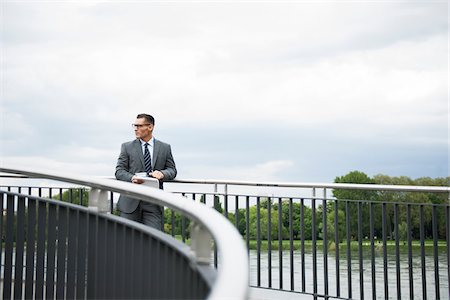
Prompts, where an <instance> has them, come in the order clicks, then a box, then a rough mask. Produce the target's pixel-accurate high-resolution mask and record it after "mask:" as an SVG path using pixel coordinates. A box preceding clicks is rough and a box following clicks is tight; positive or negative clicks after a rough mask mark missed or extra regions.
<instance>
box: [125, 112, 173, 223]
mask: <svg viewBox="0 0 450 300" xmlns="http://www.w3.org/2000/svg"><path fill="white" fill-rule="evenodd" d="M132 126H133V128H134V133H135V135H136V139H135V140H133V141H130V142H126V143H123V144H122V148H121V150H120V155H119V158H118V160H117V166H116V178H117V179H118V180H122V181H128V182H132V183H136V184H142V183H144V179H142V178H139V176H137V175H136V173H143V172H145V173H146V176H149V177H154V178H156V179H158V180H159V187H160V188H161V189H162V187H163V181H167V180H171V179H174V178H175V176H176V175H177V169H176V167H175V161H174V160H173V156H172V150H171V148H170V145H169V144H166V143H164V142H161V141H159V140H157V139H155V138H154V137H153V128H154V126H155V119H154V118H153V117H152V116H151V115H148V114H139V115H137V117H136V121H135V123H134V124H132ZM117 207H118V209H119V211H120V216H122V217H124V218H126V219H129V220H133V221H137V222H141V223H144V224H146V225H149V226H151V227H153V228H156V229H159V230H163V228H162V226H163V208H162V207H161V206H159V205H156V204H153V203H146V202H143V201H140V200H139V199H133V198H129V197H126V196H122V195H121V196H120V197H119V202H118V203H117Z"/></svg>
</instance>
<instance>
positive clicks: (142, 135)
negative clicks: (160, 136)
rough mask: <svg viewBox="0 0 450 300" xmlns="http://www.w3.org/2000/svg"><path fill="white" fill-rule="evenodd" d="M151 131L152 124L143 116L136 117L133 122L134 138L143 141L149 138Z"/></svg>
mask: <svg viewBox="0 0 450 300" xmlns="http://www.w3.org/2000/svg"><path fill="white" fill-rule="evenodd" d="M152 132H153V125H152V124H150V123H149V122H147V120H145V119H144V118H139V119H136V121H135V122H134V134H135V135H136V138H138V139H143V140H145V141H147V140H149V139H151V137H152Z"/></svg>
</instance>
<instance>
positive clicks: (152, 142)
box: [139, 137, 155, 148]
mask: <svg viewBox="0 0 450 300" xmlns="http://www.w3.org/2000/svg"><path fill="white" fill-rule="evenodd" d="M139 141H140V142H141V146H142V147H144V144H145V143H146V142H144V141H143V140H141V139H139ZM147 143H148V144H149V146H150V147H152V148H153V145H154V144H155V138H154V137H152V138H151V139H150V141H148V142H147Z"/></svg>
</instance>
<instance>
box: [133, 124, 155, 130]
mask: <svg viewBox="0 0 450 300" xmlns="http://www.w3.org/2000/svg"><path fill="white" fill-rule="evenodd" d="M148 125H152V124H131V127H133V128H134V129H137V128H141V127H142V126H148Z"/></svg>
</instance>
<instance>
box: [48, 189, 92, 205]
mask: <svg viewBox="0 0 450 300" xmlns="http://www.w3.org/2000/svg"><path fill="white" fill-rule="evenodd" d="M52 199H55V200H61V201H64V202H69V203H73V204H77V205H83V206H89V190H88V189H86V188H79V189H68V190H66V191H64V192H63V193H62V195H61V194H56V195H54V196H52Z"/></svg>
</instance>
